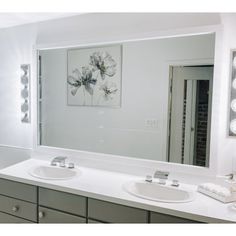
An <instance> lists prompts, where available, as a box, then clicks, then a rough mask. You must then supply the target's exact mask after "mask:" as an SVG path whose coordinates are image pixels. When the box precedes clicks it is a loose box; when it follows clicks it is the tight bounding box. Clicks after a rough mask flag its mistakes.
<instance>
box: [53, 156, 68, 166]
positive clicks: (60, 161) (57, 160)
mask: <svg viewBox="0 0 236 236" xmlns="http://www.w3.org/2000/svg"><path fill="white" fill-rule="evenodd" d="M66 159H67V157H64V156H58V157H55V158H53V159H52V161H51V165H52V166H57V165H59V166H60V167H65V164H66Z"/></svg>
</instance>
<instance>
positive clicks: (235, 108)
mask: <svg viewBox="0 0 236 236" xmlns="http://www.w3.org/2000/svg"><path fill="white" fill-rule="evenodd" d="M230 106H231V109H232V110H233V111H234V112H236V99H233V100H232V102H231V105H230Z"/></svg>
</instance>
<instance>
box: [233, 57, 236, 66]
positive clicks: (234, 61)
mask: <svg viewBox="0 0 236 236" xmlns="http://www.w3.org/2000/svg"><path fill="white" fill-rule="evenodd" d="M233 67H234V68H236V56H235V57H234V59H233Z"/></svg>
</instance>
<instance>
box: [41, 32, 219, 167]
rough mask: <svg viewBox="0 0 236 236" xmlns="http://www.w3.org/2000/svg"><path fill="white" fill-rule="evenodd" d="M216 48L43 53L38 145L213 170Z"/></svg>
mask: <svg viewBox="0 0 236 236" xmlns="http://www.w3.org/2000/svg"><path fill="white" fill-rule="evenodd" d="M214 47H215V35H214V34H206V35H194V36H186V37H176V38H166V39H153V40H143V41H135V42H126V43H123V44H122V45H105V46H99V47H96V46H94V47H86V48H60V49H45V50H39V51H38V55H39V58H38V59H39V68H38V72H39V75H38V112H39V113H38V132H39V133H38V137H39V139H38V144H39V145H43V146H52V147H60V148H66V149H75V150H82V151H91V152H98V153H106V154H113V155H120V156H128V157H134V158H142V159H149V160H156V161H169V162H175V163H180V164H181V163H182V164H189V165H198V166H205V167H207V166H209V144H210V139H209V137H210V120H211V94H212V83H213V64H214V63H213V62H214ZM72 50H73V51H72ZM68 52H70V53H69V54H68ZM71 52H73V54H71ZM68 55H69V58H68ZM91 56H92V57H91ZM68 75H69V76H70V80H69V82H70V83H68ZM71 76H73V80H71V78H72V77H71ZM76 76H77V77H76ZM111 85H112V86H111ZM75 90H76V92H74V91H75ZM72 92H73V93H72ZM111 95H112V96H111ZM68 97H69V99H70V100H69V102H68ZM108 98H109V99H108ZM101 99H102V100H101ZM112 99H113V100H112ZM71 101H73V104H72V102H71ZM71 104H72V105H71Z"/></svg>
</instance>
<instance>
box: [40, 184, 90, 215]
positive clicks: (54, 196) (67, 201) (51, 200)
mask: <svg viewBox="0 0 236 236" xmlns="http://www.w3.org/2000/svg"><path fill="white" fill-rule="evenodd" d="M39 205H41V206H45V207H49V208H54V209H57V210H61V211H65V212H68V213H73V214H75V215H79V216H86V205H87V201H86V197H82V196H78V195H74V194H70V193H65V192H59V191H55V190H50V189H46V188H39Z"/></svg>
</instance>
